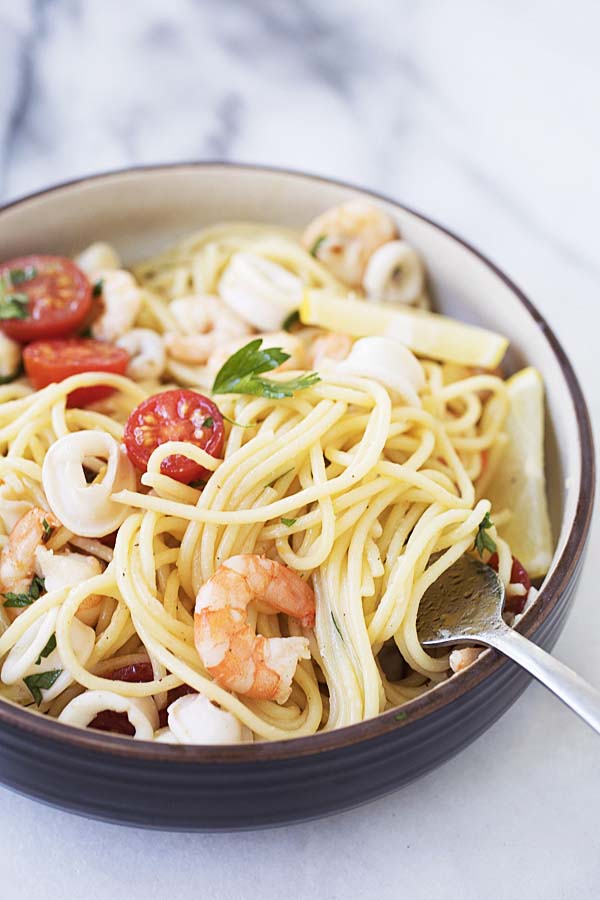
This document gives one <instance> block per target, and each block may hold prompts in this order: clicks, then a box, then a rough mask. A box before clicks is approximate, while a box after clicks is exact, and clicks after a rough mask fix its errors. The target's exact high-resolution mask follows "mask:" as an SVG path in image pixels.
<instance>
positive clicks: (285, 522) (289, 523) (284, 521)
mask: <svg viewBox="0 0 600 900" xmlns="http://www.w3.org/2000/svg"><path fill="white" fill-rule="evenodd" d="M297 521H298V519H284V518H283V516H282V517H281V522H282V524H283V525H285V526H286V528H291V526H292V525H295V524H296V522H297Z"/></svg>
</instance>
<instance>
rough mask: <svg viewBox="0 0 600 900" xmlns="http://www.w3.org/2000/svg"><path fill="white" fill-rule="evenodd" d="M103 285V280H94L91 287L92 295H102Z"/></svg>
mask: <svg viewBox="0 0 600 900" xmlns="http://www.w3.org/2000/svg"><path fill="white" fill-rule="evenodd" d="M103 287H104V281H103V279H102V278H100V279H99V280H98V281H95V282H94V286H93V287H92V297H100V296H101V295H102V288H103Z"/></svg>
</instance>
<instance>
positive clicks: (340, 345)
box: [306, 331, 352, 368]
mask: <svg viewBox="0 0 600 900" xmlns="http://www.w3.org/2000/svg"><path fill="white" fill-rule="evenodd" d="M351 350H352V338H351V337H349V336H348V335H347V334H340V333H338V332H335V331H330V332H328V333H327V334H321V335H319V337H317V338H315V340H314V341H312V343H311V344H309V346H308V347H307V350H306V353H307V356H308V361H309V366H310V367H311V368H314V367H317V366H318V365H319V363H322V362H323V360H325V359H330V360H335V361H336V362H340V361H341V360H343V359H346V357H347V356H348V355H349V353H350V351H351Z"/></svg>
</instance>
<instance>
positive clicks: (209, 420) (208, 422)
mask: <svg viewBox="0 0 600 900" xmlns="http://www.w3.org/2000/svg"><path fill="white" fill-rule="evenodd" d="M214 424H215V421H214V419H213V417H212V416H207V417H206V419H205V420H204V422H203V423H202V427H203V428H212V427H213V425H214Z"/></svg>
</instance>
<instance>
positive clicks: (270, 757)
mask: <svg viewBox="0 0 600 900" xmlns="http://www.w3.org/2000/svg"><path fill="white" fill-rule="evenodd" d="M216 168H221V169H225V170H230V171H236V170H237V171H242V172H250V173H252V172H259V173H265V174H274V175H282V176H284V177H292V178H297V179H304V180H306V181H307V182H311V183H315V182H316V183H318V184H319V183H320V184H325V185H334V186H337V187H341V188H345V189H346V190H349V191H358V192H360V194H362V195H363V196H366V197H370V198H373V199H374V200H377V201H381V202H384V203H389V204H390V205H391V206H395V207H396V208H398V209H401V210H403V211H405V212H408V213H409V214H411V215H413V216H415V217H416V218H418V219H420V220H421V221H422V222H425V223H426V224H427V225H429V226H431V227H433V228H435V229H437V230H438V231H439V232H441V233H443V234H444V235H446V237H449V238H450V239H451V240H453V241H455V242H456V243H458V244H459V245H461V246H462V247H463V248H464V249H465V250H466V251H467V252H469V253H471V254H472V255H474V256H475V257H477V258H478V259H479V260H480V262H482V263H483V264H484V265H485V266H486V267H487V268H488V269H489V270H490V271H491V272H492V273H493V274H494V275H495V276H496V277H497V278H499V279H500V281H502V282H503V283H504V285H505V286H506V287H507V288H508V289H509V290H510V291H511V292H512V293H513V295H514V296H515V297H516V298H517V300H518V301H519V302H520V304H521V305H522V306H523V307H524V308H525V310H526V312H527V313H528V314H529V316H530V318H531V319H532V320H533V321H534V323H535V325H536V326H537V327H538V328H540V329H541V330H542V332H543V336H544V338H545V339H546V341H547V343H548V344H549V345H550V349H551V351H552V353H553V355H554V357H555V359H556V361H557V362H558V365H559V367H560V369H561V372H562V374H563V376H564V378H565V381H566V384H567V389H568V392H569V395H570V398H571V401H572V403H573V407H574V410H575V417H576V421H577V430H578V435H577V437H578V444H579V457H580V466H581V473H582V477H581V483H580V486H579V492H578V496H577V503H576V510H575V516H574V523H573V527H572V528H571V530H570V532H569V534H568V536H567V539H566V542H565V545H564V547H563V550H562V552H561V554H560V556H559V558H558V560H557V562H556V565H555V567H554V571H553V572H552V574H551V575H550V578H549V579H548V581H547V583H546V584H545V585H544V589H543V591H541V592H540V595H539V597H538V598H537V599H536V602H535V603H534V604H533V605H532V607H531V608H530V609H529V610H528V611H527V612H526V613H525V615H524V616H523V618H522V620H521V621H520V623H519V624H518V626H517V630H518V631H520V632H521V633H522V634H524V635H525V636H527V637H529V636H531V635H533V634H534V633H535V632H536V631H537V630H538V629H539V628H540V626H542V625H543V623H544V622H545V621H546V619H547V618H548V616H549V614H550V613H551V612H552V610H553V609H554V608H555V606H556V605H557V604H558V602H559V600H560V598H561V597H562V595H563V594H564V593H565V591H566V589H567V587H568V584H569V582H570V581H571V579H572V578H573V576H574V574H575V572H576V570H577V568H578V567H579V564H580V562H581V560H582V556H583V552H584V549H585V544H586V541H587V536H588V533H589V527H590V521H591V516H592V510H593V502H594V491H595V480H596V475H595V456H594V441H593V433H592V427H591V422H590V416H589V411H588V409H587V405H586V402H585V399H584V395H583V391H582V389H581V386H580V384H579V381H578V378H577V376H576V374H575V371H574V369H573V367H572V365H571V363H570V361H569V358H568V356H567V354H566V352H565V351H564V349H563V348H562V346H561V344H560V342H559V341H558V339H557V338H556V336H555V334H554V332H553V331H552V329H551V328H550V326H549V325H548V323H547V322H546V320H545V318H544V317H543V316H542V315H541V313H540V312H539V311H538V310H537V309H536V307H535V306H534V305H533V303H532V302H531V301H530V300H529V298H528V297H527V296H526V295H525V294H524V293H523V291H522V290H521V289H520V288H519V287H517V285H516V284H515V283H514V282H513V281H512V279H510V278H509V277H508V276H507V275H506V274H505V273H504V272H503V271H502V270H501V269H500V268H499V267H498V266H497V265H496V264H495V263H493V262H492V261H491V260H490V259H489V258H488V257H487V256H486V255H484V254H483V253H481V252H480V251H479V250H477V249H476V248H475V247H474V246H473V245H472V244H471V243H469V242H468V241H466V240H465V239H464V238H462V237H460V236H459V235H457V234H456V233H455V232H453V231H451V230H450V229H448V228H446V227H444V226H443V225H440V224H439V223H438V222H436V221H435V220H433V219H431V218H429V217H428V216H425V215H423V214H422V213H420V212H418V211H417V210H415V209H413V208H412V207H410V206H406V205H405V204H404V203H401V202H399V201H397V200H394V199H393V198H391V197H388V196H386V195H385V194H382V193H380V192H377V191H374V190H371V189H369V188H364V187H361V186H359V185H356V184H352V183H350V182H347V181H343V180H340V179H336V178H329V177H326V176H323V175H318V174H314V173H310V172H306V171H302V170H298V169H288V168H284V167H278V166H271V165H262V164H252V163H238V162H233V161H222V160H190V161H180V162H171V163H150V164H142V165H132V166H126V167H123V168H117V169H109V170H106V171H100V172H96V173H93V174H89V175H83V176H80V177H77V178H73V179H69V180H67V181H62V182H58V183H55V184H52V185H50V186H48V187H45V188H42V189H40V190H37V191H33V192H30V193H27V194H24V195H21V196H18V197H17V198H15V199H14V200H11V201H9V202H8V203H5V204H2V205H0V216H2V215H3V214H4V213H5V212H6V211H7V210H10V209H13V208H15V207H17V206H20V205H22V204H25V203H27V202H28V201H30V200H34V199H37V198H40V197H43V196H45V195H47V194H52V193H60V192H61V191H62V190H64V189H66V188H71V187H75V186H77V185H82V184H85V183H88V182H94V181H98V180H101V179H103V178H111V177H112V178H115V179H116V180H118V178H119V177H121V176H126V175H131V174H135V173H138V172H139V173H144V172H146V173H153V172H154V173H156V172H168V171H175V170H182V169H192V170H209V169H216ZM507 665H510V662H509V661H508V660H507V659H506V658H504V657H501V656H500V655H499V654H495V653H493V652H485V653H483V654H482V655H481V656H480V657H479V659H478V660H476V662H475V663H474V664H473V665H471V666H469V667H468V668H467V669H465V670H464V671H463V672H461V673H460V674H459V676H458V677H456V676H454V677H452V678H449V679H447V680H446V681H443V682H441V683H440V684H439V685H437V686H436V687H434V688H432V689H431V690H429V691H426V692H425V693H424V694H421V695H420V696H419V697H415V698H414V699H412V700H408V701H407V702H406V703H404V704H403V705H402V709H401V714H399V713H398V712H397V709H392V710H388V711H387V712H384V713H380V714H379V715H378V716H375V717H373V718H371V719H367V720H366V721H364V722H358V723H356V724H354V725H348V726H345V727H343V728H338V729H335V730H332V731H326V732H319V733H316V734H313V735H309V736H307V737H298V738H293V739H289V740H280V741H272V742H269V741H262V742H258V743H255V744H240V745H218V746H209V745H174V744H162V743H153V742H151V741H134V740H130V739H129V740H124V739H123V738H122V737H119V736H117V735H110V734H108V733H106V734H105V733H101V732H95V731H92V730H85V729H79V728H73V727H69V726H65V725H64V724H62V723H60V722H58V721H56V720H54V719H49V718H47V717H46V716H43V715H41V714H38V713H36V712H35V711H33V714H32V710H30V709H25V708H23V707H20V706H18V705H16V704H13V703H11V702H9V701H8V702H7V701H1V702H0V726H1V725H8V726H9V727H11V728H13V729H15V730H17V731H23V732H26V733H28V734H29V736H31V737H38V738H42V739H46V740H48V741H54V742H56V743H57V744H60V745H65V744H66V745H69V746H70V747H71V749H77V750H81V751H84V752H85V751H91V752H96V753H100V754H102V755H103V756H104V757H105V758H106V757H110V756H113V757H119V758H121V759H122V760H123V761H131V762H135V761H146V762H149V763H161V762H165V763H175V764H178V765H181V764H187V765H188V766H189V765H190V764H193V765H195V766H198V765H199V764H210V763H214V764H217V763H222V764H223V763H226V764H236V763H239V764H245V765H246V766H248V765H251V764H253V763H261V762H262V763H264V762H267V763H268V762H271V761H274V760H283V761H286V760H287V761H290V760H294V759H295V758H301V757H305V756H311V755H314V754H322V753H328V752H331V751H336V750H342V749H344V748H349V747H354V746H356V745H358V744H364V743H367V742H369V741H373V740H375V739H377V738H381V737H384V736H385V735H389V734H390V733H391V732H394V731H400V730H402V731H406V736H408V732H409V731H410V728H411V726H412V725H413V724H414V723H416V722H417V721H418V720H420V719H423V718H424V717H426V716H428V715H431V714H433V713H435V712H437V711H439V710H440V709H442V708H443V707H446V706H447V705H448V704H450V703H452V702H453V701H454V700H457V699H459V698H461V697H464V696H465V695H466V694H468V693H469V692H470V691H471V690H472V689H474V688H475V687H476V686H477V685H479V684H481V682H483V681H486V680H487V679H489V678H490V677H491V676H492V674H493V673H494V672H496V671H497V670H498V669H500V668H501V667H503V666H507Z"/></svg>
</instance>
